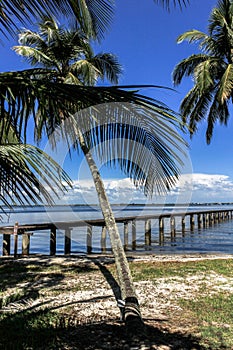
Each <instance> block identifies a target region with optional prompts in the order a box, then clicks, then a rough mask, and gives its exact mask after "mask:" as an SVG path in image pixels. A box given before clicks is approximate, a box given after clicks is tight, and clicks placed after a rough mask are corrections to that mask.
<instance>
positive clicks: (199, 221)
mask: <svg viewBox="0 0 233 350" xmlns="http://www.w3.org/2000/svg"><path fill="white" fill-rule="evenodd" d="M197 225H198V228H199V229H201V227H202V218H201V214H197Z"/></svg>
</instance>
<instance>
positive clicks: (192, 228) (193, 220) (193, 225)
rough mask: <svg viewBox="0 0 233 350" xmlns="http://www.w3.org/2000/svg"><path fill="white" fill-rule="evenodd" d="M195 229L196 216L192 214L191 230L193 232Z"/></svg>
mask: <svg viewBox="0 0 233 350" xmlns="http://www.w3.org/2000/svg"><path fill="white" fill-rule="evenodd" d="M194 227H195V219H194V215H193V214H190V230H191V231H193V230H194Z"/></svg>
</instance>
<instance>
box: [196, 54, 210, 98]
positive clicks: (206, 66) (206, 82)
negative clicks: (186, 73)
mask: <svg viewBox="0 0 233 350" xmlns="http://www.w3.org/2000/svg"><path fill="white" fill-rule="evenodd" d="M194 77H195V82H196V84H197V85H198V89H199V91H200V94H202V93H203V94H204V93H206V91H208V90H209V89H211V87H213V85H214V81H213V79H212V74H211V60H210V59H208V60H205V61H204V62H201V63H199V64H198V65H197V66H196V68H195V71H194Z"/></svg>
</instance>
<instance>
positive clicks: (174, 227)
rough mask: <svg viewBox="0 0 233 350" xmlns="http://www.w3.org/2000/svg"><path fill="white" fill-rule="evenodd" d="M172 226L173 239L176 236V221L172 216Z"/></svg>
mask: <svg viewBox="0 0 233 350" xmlns="http://www.w3.org/2000/svg"><path fill="white" fill-rule="evenodd" d="M170 226H171V238H172V239H173V238H175V236H176V221H175V217H174V216H171V218H170Z"/></svg>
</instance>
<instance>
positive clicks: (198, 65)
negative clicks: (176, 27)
mask: <svg viewBox="0 0 233 350" xmlns="http://www.w3.org/2000/svg"><path fill="white" fill-rule="evenodd" d="M184 40H187V41H188V43H196V42H198V43H199V49H200V51H201V52H200V53H198V54H193V55H191V56H189V57H188V58H186V59H183V60H182V61H181V62H180V63H178V64H177V65H176V67H175V69H174V72H173V80H174V84H175V85H179V84H180V83H181V81H182V79H183V78H184V77H185V76H191V77H192V79H193V81H194V86H193V88H192V89H191V90H190V91H189V92H188V93H187V95H186V96H185V97H184V99H183V101H182V103H181V106H180V111H181V114H182V115H183V120H184V122H186V121H188V122H189V127H190V133H191V135H192V134H193V133H194V132H195V131H196V130H197V124H198V123H199V122H201V121H202V120H203V119H207V130H206V140H207V143H210V141H211V137H212V134H213V129H214V125H215V123H216V122H220V123H221V124H227V121H228V119H229V116H230V113H229V108H228V105H229V102H230V101H232V97H233V2H232V1H231V0H219V1H218V3H217V7H215V8H214V9H213V10H212V12H211V14H210V18H209V26H208V34H205V33H203V32H201V31H199V30H190V31H187V32H185V33H183V34H182V35H180V36H179V37H178V39H177V41H178V43H181V42H183V41H184Z"/></svg>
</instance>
